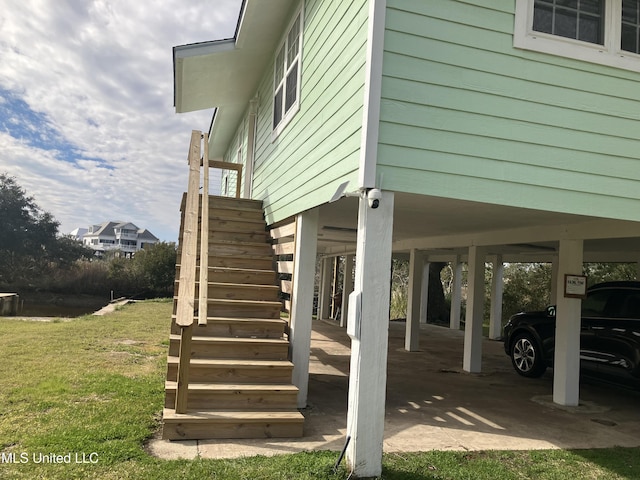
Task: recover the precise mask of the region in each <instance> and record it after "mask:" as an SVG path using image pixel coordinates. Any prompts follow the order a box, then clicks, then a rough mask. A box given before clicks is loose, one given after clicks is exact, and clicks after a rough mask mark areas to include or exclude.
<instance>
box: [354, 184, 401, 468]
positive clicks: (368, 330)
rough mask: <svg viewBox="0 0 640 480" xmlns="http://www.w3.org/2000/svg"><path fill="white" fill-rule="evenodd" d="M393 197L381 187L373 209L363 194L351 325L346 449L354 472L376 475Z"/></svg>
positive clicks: (381, 430) (383, 390)
mask: <svg viewBox="0 0 640 480" xmlns="http://www.w3.org/2000/svg"><path fill="white" fill-rule="evenodd" d="M393 200H394V195H393V192H383V194H382V199H381V200H380V205H379V207H378V208H376V209H372V208H370V207H369V205H368V202H367V199H366V198H365V199H362V198H361V199H360V206H359V211H358V243H357V249H356V278H355V288H354V292H353V294H352V296H353V299H354V300H352V301H353V302H354V303H356V302H355V300H356V299H358V298H359V299H360V302H357V303H359V305H360V307H359V309H356V308H353V307H354V303H352V308H351V309H350V311H349V326H348V327H347V332H349V335H350V337H351V367H350V373H349V401H348V406H349V407H348V411H347V436H348V437H350V439H351V440H350V442H349V445H348V447H347V451H346V455H347V463H348V465H349V469H350V470H351V472H352V474H353V475H354V476H355V477H376V476H378V475H380V473H381V470H382V441H383V435H384V407H385V394H386V385H387V348H388V340H389V301H390V298H389V297H390V289H391V237H392V232H393ZM358 310H359V311H360V315H359V316H358V315H357V313H358ZM358 318H359V319H360V320H359V321H358Z"/></svg>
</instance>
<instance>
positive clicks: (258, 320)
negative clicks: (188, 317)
mask: <svg viewBox="0 0 640 480" xmlns="http://www.w3.org/2000/svg"><path fill="white" fill-rule="evenodd" d="M195 318H196V319H197V318H198V316H197V315H196V317H195ZM171 319H172V320H176V315H175V314H174V315H171ZM207 322H220V323H242V324H245V323H262V324H271V325H281V324H287V321H286V320H284V319H282V318H258V317H256V318H244V317H207Z"/></svg>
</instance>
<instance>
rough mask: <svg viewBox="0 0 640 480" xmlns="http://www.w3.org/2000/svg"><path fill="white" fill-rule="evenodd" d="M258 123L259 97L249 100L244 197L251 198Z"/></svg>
mask: <svg viewBox="0 0 640 480" xmlns="http://www.w3.org/2000/svg"><path fill="white" fill-rule="evenodd" d="M257 125H258V98H257V97H255V98H253V99H252V100H251V101H250V102H249V125H248V129H247V162H246V164H245V173H244V191H243V192H242V198H251V192H252V190H253V166H254V162H255V157H256V129H257Z"/></svg>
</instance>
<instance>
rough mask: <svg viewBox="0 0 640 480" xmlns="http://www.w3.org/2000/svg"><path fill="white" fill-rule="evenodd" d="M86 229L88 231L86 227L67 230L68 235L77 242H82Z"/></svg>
mask: <svg viewBox="0 0 640 480" xmlns="http://www.w3.org/2000/svg"><path fill="white" fill-rule="evenodd" d="M88 231H89V229H88V228H82V227H78V228H76V229H74V230H71V232H69V236H70V237H72V238H74V239H75V240H77V241H78V242H82V239H83V238H84V236H85V235H86V234H87V232H88Z"/></svg>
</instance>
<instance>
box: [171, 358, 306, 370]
mask: <svg viewBox="0 0 640 480" xmlns="http://www.w3.org/2000/svg"><path fill="white" fill-rule="evenodd" d="M178 361H179V359H178V357H176V356H169V357H168V358H167V363H168V364H177V363H178ZM191 365H204V366H212V367H219V366H230V367H243V368H251V367H256V368H266V367H273V368H289V367H292V366H293V364H292V363H291V362H290V361H288V360H243V359H219V358H192V359H191Z"/></svg>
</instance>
